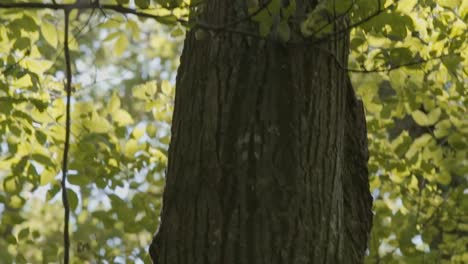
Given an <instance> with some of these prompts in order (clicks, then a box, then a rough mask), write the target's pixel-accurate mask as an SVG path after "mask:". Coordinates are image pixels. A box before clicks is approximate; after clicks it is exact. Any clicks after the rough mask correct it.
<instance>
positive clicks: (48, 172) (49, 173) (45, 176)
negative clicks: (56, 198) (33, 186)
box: [40, 168, 57, 186]
mask: <svg viewBox="0 0 468 264" xmlns="http://www.w3.org/2000/svg"><path fill="white" fill-rule="evenodd" d="M56 176H57V172H56V171H55V168H46V169H45V170H43V171H42V173H41V180H40V185H41V186H44V185H47V184H49V183H51V182H52V181H53V180H55V177H56Z"/></svg>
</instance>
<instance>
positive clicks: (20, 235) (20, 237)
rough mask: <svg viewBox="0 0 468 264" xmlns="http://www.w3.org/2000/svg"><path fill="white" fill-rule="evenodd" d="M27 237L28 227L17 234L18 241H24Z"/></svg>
mask: <svg viewBox="0 0 468 264" xmlns="http://www.w3.org/2000/svg"><path fill="white" fill-rule="evenodd" d="M28 236H29V227H26V228H23V229H21V231H19V233H18V240H24V239H25V238H27V237H28Z"/></svg>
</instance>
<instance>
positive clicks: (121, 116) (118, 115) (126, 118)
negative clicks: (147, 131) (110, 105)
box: [111, 109, 133, 126]
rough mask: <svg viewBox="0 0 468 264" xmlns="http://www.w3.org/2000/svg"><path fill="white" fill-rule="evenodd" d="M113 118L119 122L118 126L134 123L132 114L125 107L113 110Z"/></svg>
mask: <svg viewBox="0 0 468 264" xmlns="http://www.w3.org/2000/svg"><path fill="white" fill-rule="evenodd" d="M111 115H112V120H113V121H114V122H115V123H117V125H118V126H128V125H131V124H133V118H132V116H131V115H130V114H129V113H128V112H127V111H125V110H123V109H117V110H116V111H114V112H112V114H111Z"/></svg>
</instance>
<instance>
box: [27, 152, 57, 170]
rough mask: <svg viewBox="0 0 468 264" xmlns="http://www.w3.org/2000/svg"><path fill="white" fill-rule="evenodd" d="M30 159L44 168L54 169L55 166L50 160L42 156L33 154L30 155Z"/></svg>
mask: <svg viewBox="0 0 468 264" xmlns="http://www.w3.org/2000/svg"><path fill="white" fill-rule="evenodd" d="M31 158H32V159H33V160H35V161H37V162H39V163H41V164H42V165H44V166H46V167H55V164H54V162H53V161H52V159H51V158H50V157H48V156H46V155H44V154H41V153H34V154H32V155H31Z"/></svg>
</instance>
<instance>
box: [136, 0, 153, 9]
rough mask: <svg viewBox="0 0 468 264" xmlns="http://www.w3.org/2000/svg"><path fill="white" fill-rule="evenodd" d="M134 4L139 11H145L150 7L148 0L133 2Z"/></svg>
mask: <svg viewBox="0 0 468 264" xmlns="http://www.w3.org/2000/svg"><path fill="white" fill-rule="evenodd" d="M135 4H136V5H137V6H138V7H139V8H141V9H146V8H148V7H149V5H150V0H135Z"/></svg>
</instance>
